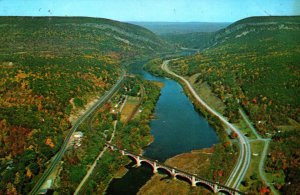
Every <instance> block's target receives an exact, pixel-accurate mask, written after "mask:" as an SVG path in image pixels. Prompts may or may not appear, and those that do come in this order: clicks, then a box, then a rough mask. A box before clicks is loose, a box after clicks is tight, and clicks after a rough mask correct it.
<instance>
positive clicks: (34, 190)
mask: <svg viewBox="0 0 300 195" xmlns="http://www.w3.org/2000/svg"><path fill="white" fill-rule="evenodd" d="M125 74H126V73H125V71H124V70H123V73H122V75H121V77H120V79H119V80H118V81H117V82H116V83H115V85H114V86H113V87H112V88H111V89H110V90H109V91H108V92H106V93H105V94H104V95H103V96H102V97H101V98H100V99H99V100H98V101H97V102H96V103H95V104H94V105H93V106H92V107H91V108H90V109H88V110H87V111H86V112H85V113H84V114H83V115H82V116H80V117H79V118H78V119H77V121H76V122H75V123H74V125H73V127H72V128H71V129H70V131H69V133H68V135H67V136H66V138H65V140H64V142H63V144H62V146H61V149H60V150H59V152H58V153H57V154H56V155H55V157H54V159H53V160H52V162H51V164H50V165H49V166H48V168H47V169H46V170H45V172H44V173H43V175H42V176H41V177H40V179H39V180H38V181H37V183H36V184H35V186H34V187H33V188H32V190H31V192H30V193H29V194H32V195H33V194H37V193H38V191H39V189H40V188H41V186H42V185H43V183H44V182H45V181H46V179H47V177H48V176H49V175H50V174H51V173H52V171H53V169H54V168H55V167H56V166H57V164H58V163H59V162H60V161H61V159H62V157H63V155H64V153H65V151H66V149H67V145H68V142H69V140H70V138H71V136H72V134H73V133H74V132H75V131H76V130H77V128H78V127H79V125H80V124H81V123H82V122H83V121H84V120H85V119H86V118H87V117H88V116H89V115H90V114H91V113H93V112H94V111H95V110H96V108H97V107H99V106H101V105H103V104H104V103H105V102H106V101H107V100H109V98H110V97H111V96H112V95H113V94H114V93H115V92H116V91H117V90H118V89H119V88H120V86H121V84H122V82H123V80H124V78H125Z"/></svg>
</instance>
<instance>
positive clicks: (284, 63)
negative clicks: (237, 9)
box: [171, 17, 300, 194]
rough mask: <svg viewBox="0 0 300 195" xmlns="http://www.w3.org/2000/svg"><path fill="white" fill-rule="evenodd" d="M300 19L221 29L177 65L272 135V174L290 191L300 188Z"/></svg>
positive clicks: (231, 112)
mask: <svg viewBox="0 0 300 195" xmlns="http://www.w3.org/2000/svg"><path fill="white" fill-rule="evenodd" d="M299 37H300V17H253V18H247V19H244V20H241V21H238V22H236V23H234V24H232V25H230V26H229V27H228V28H225V29H223V30H220V31H219V32H217V33H215V35H214V37H213V38H212V39H211V42H210V47H208V48H206V49H205V50H204V51H202V52H201V53H200V54H197V55H194V56H191V57H186V58H181V59H179V60H177V61H174V62H173V63H172V65H171V67H172V68H173V69H175V70H176V71H177V73H178V74H181V75H185V76H187V77H192V76H193V77H192V78H193V79H194V81H195V82H194V85H201V84H203V83H207V84H208V85H209V86H210V88H211V89H212V91H213V92H214V94H215V95H216V96H218V98H220V99H221V100H222V101H223V102H224V103H225V104H226V109H225V111H224V112H225V115H226V116H227V117H228V118H229V120H230V121H232V122H234V121H236V119H237V117H238V116H239V114H238V108H239V107H242V108H244V109H245V110H246V112H247V114H248V115H249V116H250V118H251V120H252V121H253V122H254V123H255V127H256V129H257V130H258V131H259V133H260V134H261V135H263V136H264V137H271V138H272V142H271V144H270V150H269V155H268V158H267V162H266V166H265V169H266V172H267V174H268V177H269V179H270V182H272V183H274V185H275V187H276V188H277V189H279V190H281V191H282V192H284V193H286V194H290V193H291V194H292V193H293V192H295V190H299V186H298V184H299V182H300V179H299V171H300V170H299V167H300V161H299V159H300V153H299V145H300V142H299V136H300V114H299V113H300V99H299V94H300V83H299V80H300V66H299V65H300V39H299Z"/></svg>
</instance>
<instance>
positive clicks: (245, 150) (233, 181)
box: [161, 60, 251, 188]
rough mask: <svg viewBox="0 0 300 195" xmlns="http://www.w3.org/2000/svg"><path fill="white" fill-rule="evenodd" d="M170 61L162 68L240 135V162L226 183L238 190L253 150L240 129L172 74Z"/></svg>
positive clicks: (188, 85)
mask: <svg viewBox="0 0 300 195" xmlns="http://www.w3.org/2000/svg"><path fill="white" fill-rule="evenodd" d="M169 61H170V60H165V61H164V62H163V63H162V65H161V68H162V69H163V70H164V71H165V72H167V73H168V74H170V75H172V76H174V77H176V78H179V79H180V80H181V81H183V82H184V83H185V84H186V86H187V87H188V89H189V91H190V93H191V94H192V95H193V96H194V97H195V98H196V100H197V101H198V102H199V103H200V104H201V105H202V106H203V107H205V108H206V109H207V110H208V111H209V112H210V113H212V114H213V115H215V116H216V117H218V118H219V119H220V120H221V121H222V122H223V123H224V124H226V125H227V126H228V127H229V128H230V129H231V130H232V131H234V132H235V133H236V134H237V135H238V139H239V145H240V155H239V158H238V161H237V163H236V165H235V167H234V169H233V171H232V172H231V175H230V176H229V178H228V181H227V182H226V184H225V185H226V186H229V187H230V186H231V187H233V188H238V187H239V185H240V183H241V181H242V180H243V178H244V177H245V175H246V172H247V170H248V168H249V165H250V160H251V148H250V144H249V141H248V139H247V138H246V137H245V136H244V135H243V134H242V133H241V132H240V131H239V129H238V128H236V127H235V126H233V125H232V124H231V123H229V122H228V121H227V119H226V118H225V117H223V116H222V115H221V114H220V113H218V112H217V111H215V110H214V109H212V108H211V107H210V106H209V105H208V104H206V102H205V101H204V100H202V99H201V98H200V97H199V95H198V94H197V93H196V92H195V90H194V89H193V87H192V86H191V84H190V83H189V82H188V81H187V80H186V79H185V78H184V77H182V76H179V75H177V74H176V73H174V72H172V71H171V70H170V69H169V67H168V63H169Z"/></svg>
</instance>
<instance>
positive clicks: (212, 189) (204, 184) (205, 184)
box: [195, 181, 214, 191]
mask: <svg viewBox="0 0 300 195" xmlns="http://www.w3.org/2000/svg"><path fill="white" fill-rule="evenodd" d="M195 183H196V185H198V184H199V185H201V186H203V187H206V188H207V189H209V190H211V191H214V186H211V185H209V184H207V183H206V182H204V181H196V182H195ZM199 185H198V186H199Z"/></svg>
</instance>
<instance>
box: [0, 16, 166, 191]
mask: <svg viewBox="0 0 300 195" xmlns="http://www.w3.org/2000/svg"><path fill="white" fill-rule="evenodd" d="M0 42H1V44H0V67H1V68H0V129H1V131H0V157H1V158H0V164H1V165H0V174H1V181H0V194H1V193H14V192H16V191H17V192H18V193H25V194H26V193H28V191H29V190H30V188H31V187H32V184H33V179H34V178H35V176H36V175H38V174H39V173H41V172H43V170H44V169H45V162H47V161H48V160H49V159H50V158H51V157H52V156H53V155H54V154H55V153H56V152H57V151H58V150H59V148H60V144H61V143H62V141H63V139H64V135H65V133H66V132H67V130H68V129H69V127H70V125H71V124H70V121H69V120H68V117H69V115H70V113H71V112H72V110H73V109H74V108H82V107H83V106H84V105H85V104H86V103H87V102H88V101H89V100H90V99H91V97H92V96H95V95H97V96H101V95H102V94H103V93H104V92H105V90H107V89H109V88H110V86H111V85H112V84H113V83H114V82H116V80H117V78H118V76H119V75H120V73H121V63H120V62H121V60H128V59H130V58H131V57H132V56H142V55H148V54H154V53H156V52H159V51H163V50H166V49H165V45H164V41H162V40H161V39H160V38H158V37H157V36H155V34H153V33H152V32H150V31H148V30H146V29H144V28H141V27H138V26H135V25H131V24H126V23H120V22H117V21H112V20H107V19H96V18H81V17H80V18H79V17H77V18H69V17H0Z"/></svg>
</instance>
